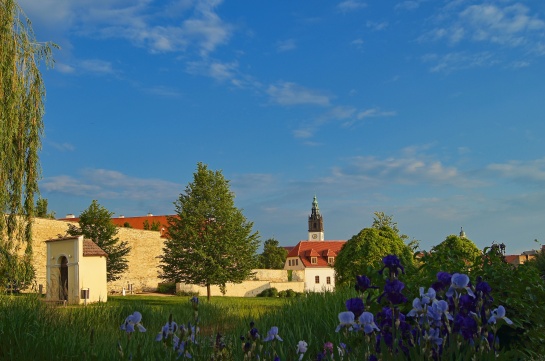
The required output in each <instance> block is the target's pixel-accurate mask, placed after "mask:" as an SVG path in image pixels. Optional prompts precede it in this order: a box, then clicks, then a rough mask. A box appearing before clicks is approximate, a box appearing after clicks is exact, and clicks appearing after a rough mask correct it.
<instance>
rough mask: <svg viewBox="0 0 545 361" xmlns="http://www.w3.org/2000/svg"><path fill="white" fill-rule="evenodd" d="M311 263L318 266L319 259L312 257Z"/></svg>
mask: <svg viewBox="0 0 545 361" xmlns="http://www.w3.org/2000/svg"><path fill="white" fill-rule="evenodd" d="M310 263H312V264H317V263H318V259H317V258H316V257H310Z"/></svg>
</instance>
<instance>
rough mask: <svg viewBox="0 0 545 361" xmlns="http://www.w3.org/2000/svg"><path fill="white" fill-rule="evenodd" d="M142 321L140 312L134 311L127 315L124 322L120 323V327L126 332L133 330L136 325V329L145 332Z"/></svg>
mask: <svg viewBox="0 0 545 361" xmlns="http://www.w3.org/2000/svg"><path fill="white" fill-rule="evenodd" d="M141 321H142V314H141V313H140V312H138V311H135V312H134V313H133V314H132V315H129V316H127V318H126V319H125V322H123V324H122V325H121V329H122V330H123V331H127V333H131V332H134V327H135V326H136V327H137V328H138V331H140V332H146V329H145V327H144V326H143V325H142V323H141Z"/></svg>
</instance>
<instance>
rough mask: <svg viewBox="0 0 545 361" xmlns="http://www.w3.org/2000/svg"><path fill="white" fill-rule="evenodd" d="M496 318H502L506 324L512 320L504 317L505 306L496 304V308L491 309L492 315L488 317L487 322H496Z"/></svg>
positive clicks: (511, 322)
mask: <svg viewBox="0 0 545 361" xmlns="http://www.w3.org/2000/svg"><path fill="white" fill-rule="evenodd" d="M496 320H504V321H505V322H507V324H508V325H512V324H513V321H511V320H510V319H509V318H507V317H505V307H503V306H498V308H496V309H494V310H492V316H490V318H489V319H488V323H494V324H495V323H496Z"/></svg>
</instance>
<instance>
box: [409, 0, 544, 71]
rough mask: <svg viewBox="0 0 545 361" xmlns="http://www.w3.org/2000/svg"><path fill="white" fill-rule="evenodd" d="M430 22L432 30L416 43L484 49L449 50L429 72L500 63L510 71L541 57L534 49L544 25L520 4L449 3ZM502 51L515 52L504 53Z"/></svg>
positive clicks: (535, 15) (537, 47)
mask: <svg viewBox="0 0 545 361" xmlns="http://www.w3.org/2000/svg"><path fill="white" fill-rule="evenodd" d="M431 19H432V20H431V22H433V23H434V24H435V26H433V27H432V28H431V29H429V30H427V31H425V32H424V34H422V35H421V36H420V37H419V38H418V41H420V42H424V43H425V42H440V41H443V42H446V44H447V45H448V46H449V47H451V48H456V47H458V46H462V44H463V43H466V44H467V43H478V44H481V45H480V46H481V47H482V46H483V45H482V44H485V45H486V51H480V52H477V53H473V54H472V53H470V52H469V51H470V50H465V51H463V52H462V51H456V50H450V51H449V52H448V53H446V54H442V55H438V63H437V64H436V66H433V67H432V69H431V70H432V71H446V72H450V71H454V70H461V69H470V68H474V67H483V66H485V67H489V66H494V65H498V64H501V63H511V64H513V65H512V66H511V68H517V64H518V65H521V64H522V65H523V66H524V65H525V64H528V63H529V61H531V59H530V57H532V56H533V57H535V56H541V55H542V54H539V51H536V49H539V44H541V41H542V34H543V31H544V30H545V21H544V20H543V19H541V18H540V15H539V14H538V13H532V10H531V9H530V8H529V7H528V6H526V5H524V4H522V3H514V4H512V3H511V2H509V1H502V2H486V3H482V4H468V2H467V1H455V2H449V3H448V4H447V5H445V6H444V7H443V8H442V9H441V10H440V11H439V12H438V13H436V14H435V16H433V17H432V18H431ZM506 47H507V48H509V49H510V50H515V51H511V52H505V51H504V50H505V49H504V48H506ZM509 57H510V58H509ZM424 59H426V57H424ZM519 67H520V66H519Z"/></svg>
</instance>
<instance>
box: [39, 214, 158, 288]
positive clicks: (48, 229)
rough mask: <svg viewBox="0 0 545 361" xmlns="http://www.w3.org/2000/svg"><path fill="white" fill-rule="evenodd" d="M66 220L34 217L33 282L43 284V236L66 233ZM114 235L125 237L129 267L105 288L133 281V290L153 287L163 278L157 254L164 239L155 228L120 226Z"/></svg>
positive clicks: (50, 237) (44, 259) (44, 254)
mask: <svg viewBox="0 0 545 361" xmlns="http://www.w3.org/2000/svg"><path fill="white" fill-rule="evenodd" d="M68 224H69V222H66V221H58V220H53V219H44V218H36V219H35V220H34V224H33V245H32V247H33V251H34V267H35V269H36V284H37V285H40V284H41V285H43V286H44V292H45V287H46V276H45V272H46V261H47V248H46V243H45V242H44V241H45V240H48V239H52V238H58V237H59V236H63V235H65V234H66V231H67V230H68ZM117 236H118V237H119V239H120V240H122V241H127V242H128V243H129V246H130V247H131V252H130V254H129V255H128V256H127V260H128V264H129V268H128V270H127V272H125V273H124V274H123V275H122V276H121V278H120V279H119V280H117V281H113V282H109V283H108V292H110V293H120V292H121V291H122V289H123V287H125V288H127V285H128V284H132V285H133V291H134V292H140V291H153V290H156V289H157V285H158V284H159V282H161V281H162V280H161V279H159V277H158V275H159V268H158V266H159V263H160V262H159V261H160V259H159V256H161V254H162V253H163V244H164V239H163V238H161V237H160V233H159V232H156V231H144V230H138V229H132V228H119V232H118V233H117Z"/></svg>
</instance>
